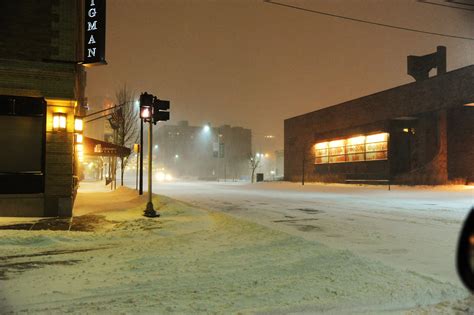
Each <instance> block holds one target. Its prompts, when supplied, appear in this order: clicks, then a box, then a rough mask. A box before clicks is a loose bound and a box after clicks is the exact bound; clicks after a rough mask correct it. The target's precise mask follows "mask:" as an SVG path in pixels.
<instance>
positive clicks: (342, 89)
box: [87, 0, 474, 150]
mask: <svg viewBox="0 0 474 315" xmlns="http://www.w3.org/2000/svg"><path fill="white" fill-rule="evenodd" d="M281 2H284V3H288V4H292V5H297V6H301V7H305V8H309V9H314V10H322V11H327V12H330V13H335V14H339V15H347V16H351V17H355V18H360V19H367V20H371V21H375V22H380V23H385V24H393V25H398V26H404V27H410V28H416V29H421V30H425V31H431V32H439V33H448V34H453V35H460V36H466V37H474V12H470V11H463V10H456V9H450V8H445V7H440V6H433V5H428V4H424V3H420V2H417V1H415V0H397V1H367V0H352V1H342V0H341V1H335V0H332V1H329V0H325V1H316V0H314V1H309V0H308V1H290V0H281ZM107 6H108V8H107V45H106V56H107V58H106V59H107V61H108V63H109V64H108V65H107V66H99V67H95V68H89V69H88V70H87V72H88V81H87V96H88V98H89V104H90V105H91V107H92V109H93V110H96V109H98V108H99V107H100V106H102V104H103V102H104V98H106V97H108V98H113V96H114V94H115V90H116V89H117V88H118V87H119V86H121V85H123V84H124V83H127V84H128V85H129V86H130V87H131V88H133V89H134V90H135V91H136V92H137V93H139V92H142V91H148V92H150V93H153V94H155V95H157V96H158V97H160V98H163V99H169V100H171V102H172V103H171V106H172V108H171V116H172V120H171V121H170V123H175V122H177V121H179V120H189V121H190V123H191V124H195V125H202V124H204V123H206V122H210V123H211V124H212V125H221V124H231V125H238V126H243V127H247V128H251V129H252V130H253V134H254V143H255V147H256V149H257V150H258V149H259V147H261V146H263V144H262V141H263V136H264V135H268V134H272V135H275V136H276V138H275V144H274V149H279V148H283V120H284V119H285V118H289V117H292V116H296V115H300V114H303V113H306V112H309V111H313V110H316V109H320V108H323V107H327V106H330V105H334V104H337V103H340V102H343V101H346V100H351V99H354V98H357V97H360V96H364V95H367V94H371V93H374V92H377V91H380V90H384V89H388V88H391V87H394V86H397V85H401V84H405V83H409V82H412V81H413V79H412V78H411V77H409V76H408V75H407V74H406V56H407V55H410V54H413V55H423V54H428V53H432V52H434V51H435V50H436V46H437V45H444V46H447V55H448V60H447V63H448V71H450V70H452V69H456V68H460V67H464V66H467V65H470V64H473V63H474V41H469V40H461V39H453V38H445V37H440V36H432V35H424V34H417V33H411V32H406V31H400V30H394V29H388V28H383V27H379V26H373V25H367V24H360V23H356V22H351V21H346V20H341V19H336V18H332V17H327V16H321V15H317V14H313V13H309V12H303V11H299V10H294V9H290V8H285V7H281V6H277V5H272V4H268V3H264V2H263V1H257V0H233V1H232V0H226V1H211V0H199V1H198V0H195V1H184V0H165V1H158V0H133V1H132V0H112V1H108V3H107ZM380 106H383V104H380Z"/></svg>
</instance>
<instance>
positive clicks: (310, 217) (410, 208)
mask: <svg viewBox="0 0 474 315" xmlns="http://www.w3.org/2000/svg"><path fill="white" fill-rule="evenodd" d="M130 183H131V182H130ZM154 192H155V193H158V194H163V195H167V196H170V197H173V198H176V199H179V200H182V201H185V202H189V203H192V204H194V205H198V206H202V207H205V208H211V209H215V210H220V211H223V212H225V213H228V214H231V215H233V216H236V217H239V218H243V219H246V220H250V221H253V222H257V223H259V224H261V225H264V226H267V227H270V228H272V229H276V230H280V231H284V232H287V233H289V234H292V235H297V236H300V237H302V238H304V239H306V240H310V241H315V242H319V243H322V244H325V245H327V246H329V247H332V248H337V249H346V250H350V251H351V252H353V253H355V254H357V255H361V256H365V257H370V258H373V259H376V260H379V261H382V262H383V263H385V264H388V265H390V266H393V267H396V268H398V269H401V270H409V271H415V272H418V273H422V274H425V275H427V276H429V277H433V278H435V279H438V280H441V281H449V282H451V283H453V284H456V285H459V286H461V284H460V282H459V279H458V277H457V274H456V270H455V264H454V257H455V249H456V242H457V238H458V233H459V230H460V228H461V225H462V221H463V219H464V217H465V216H466V214H467V212H468V210H469V209H470V208H471V207H472V205H473V204H474V189H473V187H467V186H453V187H438V188H432V187H416V188H414V187H399V186H395V187H392V189H391V191H388V189H387V187H386V186H357V185H323V184H306V185H305V186H301V185H300V184H296V183H288V182H274V183H258V184H253V185H252V184H246V183H230V182H227V183H222V182H221V183H217V182H197V181H196V182H192V181H190V182H184V181H176V182H170V183H156V184H155V187H154Z"/></svg>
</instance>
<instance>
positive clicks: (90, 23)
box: [83, 0, 107, 66]
mask: <svg viewBox="0 0 474 315" xmlns="http://www.w3.org/2000/svg"><path fill="white" fill-rule="evenodd" d="M105 1H106V0H84V61H83V64H84V65H90V66H92V65H98V64H107V62H106V61H105Z"/></svg>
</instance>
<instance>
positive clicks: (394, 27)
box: [263, 0, 474, 41]
mask: <svg viewBox="0 0 474 315" xmlns="http://www.w3.org/2000/svg"><path fill="white" fill-rule="evenodd" d="M263 2H265V3H268V4H274V5H279V6H282V7H287V8H291V9H296V10H300V11H305V12H310V13H315V14H320V15H325V16H330V17H334V18H338V19H344V20H349V21H353V22H359V23H365V24H371V25H377V26H382V27H388V28H393V29H397V30H403V31H409V32H414V33H422V34H428V35H436V36H443V37H450V38H457V39H464V40H471V41H474V38H473V37H465V36H457V35H450V34H443V33H436V32H428V31H422V30H417V29H413V28H408V27H403V26H396V25H390V24H384V23H378V22H372V21H367V20H362V19H357V18H352V17H348V16H343V15H337V14H332V13H328V12H323V11H317V10H312V9H306V8H302V7H298V6H295V5H290V4H286V3H280V2H274V1H273V0H263Z"/></svg>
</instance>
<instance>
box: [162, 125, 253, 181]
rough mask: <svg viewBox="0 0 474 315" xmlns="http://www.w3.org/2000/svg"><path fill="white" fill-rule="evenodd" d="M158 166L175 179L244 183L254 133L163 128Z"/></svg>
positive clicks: (225, 128)
mask: <svg viewBox="0 0 474 315" xmlns="http://www.w3.org/2000/svg"><path fill="white" fill-rule="evenodd" d="M153 137H154V139H155V143H156V144H157V145H158V147H157V154H155V157H156V159H157V161H156V165H158V166H160V167H164V168H166V169H167V170H169V171H170V172H171V173H172V174H173V175H175V176H189V177H197V178H201V179H217V178H220V179H224V178H227V179H240V178H242V177H248V176H249V175H250V170H249V158H250V156H251V155H252V132H251V130H249V129H245V128H242V127H231V126H229V125H223V126H220V127H210V126H205V127H203V126H190V125H189V124H188V122H187V121H181V122H179V123H178V124H177V125H163V126H160V127H159V128H157V129H156V130H155V132H154V136H153Z"/></svg>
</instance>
